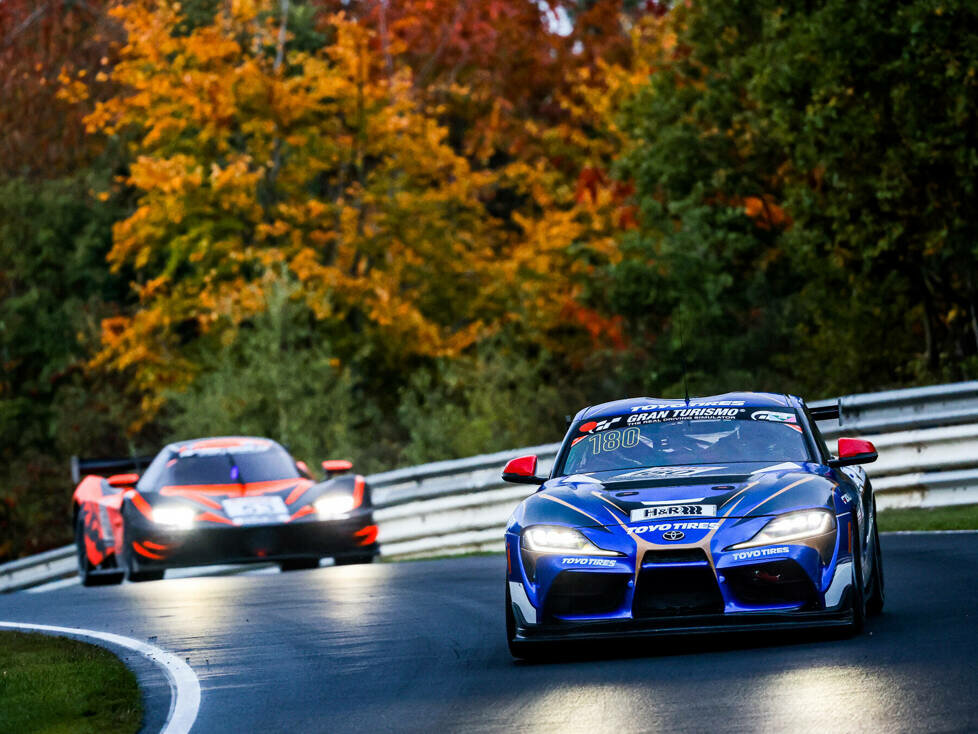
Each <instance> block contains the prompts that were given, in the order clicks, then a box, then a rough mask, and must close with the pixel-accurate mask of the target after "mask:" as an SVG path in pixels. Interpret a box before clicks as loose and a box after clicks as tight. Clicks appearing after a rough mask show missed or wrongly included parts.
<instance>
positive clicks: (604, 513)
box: [513, 462, 837, 527]
mask: <svg viewBox="0 0 978 734" xmlns="http://www.w3.org/2000/svg"><path fill="white" fill-rule="evenodd" d="M836 486H837V483H836V482H835V481H834V480H833V479H832V477H831V476H829V469H828V468H827V467H825V466H822V465H820V464H813V463H801V462H783V463H777V464H771V463H763V462H751V463H735V464H726V465H720V464H717V465H708V466H702V465H696V466H671V467H652V468H648V469H635V470H632V469H627V470H618V471H604V472H592V473H588V474H574V475H569V476H564V477H557V478H555V479H550V480H548V481H547V482H545V483H544V485H543V486H542V487H541V489H540V491H539V492H537V493H536V494H534V495H531V496H530V497H528V498H527V499H526V500H524V502H523V503H522V504H521V506H520V507H519V508H518V509H517V512H516V513H514V518H513V519H514V520H515V521H516V522H518V523H519V524H520V525H522V526H523V527H526V526H528V525H531V524H534V523H541V522H564V523H567V524H571V525H576V526H579V527H588V526H592V527H593V526H604V525H615V524H621V523H629V522H633V521H634V520H632V517H633V512H635V511H639V512H635V514H636V515H642V514H643V512H642V508H656V507H659V508H673V507H674V508H676V509H670V510H661V511H662V512H670V513H673V516H676V517H679V516H683V517H689V516H695V515H697V514H699V513H703V516H710V515H711V510H712V511H713V513H712V516H716V517H731V518H734V517H737V518H741V517H756V516H760V515H775V514H780V513H783V512H789V511H791V510H795V509H804V508H810V507H828V508H830V509H833V510H834V509H835V500H834V489H835V487H836ZM690 507H691V509H681V508H690ZM697 507H698V508H699V509H698V510H697ZM653 512H655V513H658V512H660V510H653Z"/></svg>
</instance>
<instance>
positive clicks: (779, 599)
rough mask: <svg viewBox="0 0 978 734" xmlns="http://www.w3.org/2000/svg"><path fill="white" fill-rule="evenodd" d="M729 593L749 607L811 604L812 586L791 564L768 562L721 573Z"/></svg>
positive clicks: (786, 562) (799, 567)
mask: <svg viewBox="0 0 978 734" xmlns="http://www.w3.org/2000/svg"><path fill="white" fill-rule="evenodd" d="M723 575H724V577H725V578H726V580H727V586H728V587H729V589H730V593H732V594H733V595H734V597H736V599H737V601H739V602H740V603H742V604H746V605H749V606H765V605H770V604H811V603H814V601H815V586H814V584H812V580H811V579H810V578H809V577H808V574H807V573H805V571H804V569H802V567H801V566H799V565H798V564H797V563H795V562H794V561H790V560H782V561H768V562H766V563H757V564H752V565H750V566H736V567H733V568H728V569H725V570H724V572H723Z"/></svg>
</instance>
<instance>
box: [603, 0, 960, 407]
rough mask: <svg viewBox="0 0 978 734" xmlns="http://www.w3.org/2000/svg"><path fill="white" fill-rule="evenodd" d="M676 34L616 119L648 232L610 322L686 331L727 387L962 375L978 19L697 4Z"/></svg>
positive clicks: (828, 5) (680, 14) (700, 358)
mask: <svg viewBox="0 0 978 734" xmlns="http://www.w3.org/2000/svg"><path fill="white" fill-rule="evenodd" d="M674 23H675V25H676V28H677V30H678V46H677V53H676V54H675V55H674V57H673V58H672V59H670V60H669V61H668V62H667V63H663V64H662V65H661V66H660V67H659V68H658V69H657V70H656V72H655V73H654V74H653V75H652V77H651V79H650V82H649V84H648V85H647V87H646V88H645V89H644V90H643V91H642V92H641V93H640V94H638V95H637V96H636V97H635V99H634V100H633V101H632V102H631V103H630V105H629V106H628V107H627V109H626V115H625V116H626V120H627V127H628V130H629V132H630V134H631V136H632V138H633V139H634V140H635V145H634V147H633V148H632V150H631V151H630V153H629V155H628V156H627V157H626V159H625V161H624V164H623V166H622V169H621V170H622V173H623V175H627V176H632V177H634V179H635V181H636V186H637V192H638V193H637V197H638V200H639V203H640V205H641V212H642V215H643V216H642V224H643V227H642V230H641V235H640V236H638V237H636V238H634V239H633V240H632V241H631V242H630V249H631V256H630V257H628V258H626V262H625V263H623V264H622V265H621V266H619V267H618V268H616V269H615V271H614V272H613V277H614V279H615V282H616V293H617V294H618V296H619V301H618V302H619V304H620V307H621V309H622V310H623V312H625V313H627V314H629V315H630V316H631V317H632V318H633V319H634V320H639V321H641V319H646V320H648V319H652V320H653V321H655V322H656V324H658V325H659V327H660V328H661V326H662V324H666V325H668V331H669V332H671V333H674V332H675V324H676V322H677V320H678V315H679V314H680V313H681V314H683V315H684V318H683V321H684V322H685V324H686V326H687V341H688V342H690V343H691V344H692V345H693V346H691V347H690V352H691V354H690V360H691V361H692V362H693V363H694V367H695V368H697V369H699V370H702V371H704V372H707V371H708V372H710V373H711V374H713V375H714V376H715V378H714V381H715V382H717V383H720V384H732V382H733V381H734V379H735V378H736V379H739V374H750V375H752V376H753V379H752V380H751V382H750V384H753V385H757V384H758V382H760V383H761V384H763V385H766V386H769V387H777V388H785V389H793V390H798V391H807V392H814V393H826V394H829V393H839V392H851V391H853V390H857V389H861V388H867V389H869V388H875V387H881V386H883V385H886V384H891V385H895V384H900V383H909V382H914V381H919V380H928V381H934V380H939V379H961V378H962V377H965V376H967V375H968V374H974V372H975V368H976V366H978V365H976V362H975V355H976V353H978V319H976V318H975V310H976V300H978V298H976V296H978V291H976V273H978V267H976V263H978V244H976V243H978V238H976V235H978V232H976V231H975V227H976V222H975V220H974V218H973V217H971V216H970V215H969V209H970V205H971V203H973V202H974V201H975V200H976V196H975V181H976V179H978V137H976V136H978V119H976V114H978V112H976V110H978V106H976V102H978V99H976V91H978V79H976V73H978V43H976V38H978V8H976V7H975V6H974V5H973V4H970V3H966V2H950V3H936V2H930V1H929V0H920V1H918V2H913V3H898V2H888V3H880V2H858V1H857V2H843V1H842V0H828V1H827V2H821V3H816V4H812V3H807V2H805V3H803V2H788V3H776V2H760V3H747V2H733V3H719V2H713V1H712V0H708V1H707V2H702V3H695V4H692V5H689V6H680V7H678V8H677V9H676V11H675V17H674ZM643 309H646V310H643ZM653 328H654V327H653ZM666 341H667V347H666V348H665V349H664V351H659V352H658V354H659V355H660V356H664V357H674V356H675V345H676V342H677V341H678V339H676V338H675V336H673V337H672V338H671V339H667V340H666ZM673 373H674V370H673ZM724 375H727V377H724Z"/></svg>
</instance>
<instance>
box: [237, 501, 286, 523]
mask: <svg viewBox="0 0 978 734" xmlns="http://www.w3.org/2000/svg"><path fill="white" fill-rule="evenodd" d="M223 505H224V511H225V512H226V513H227V516H228V517H229V518H231V520H232V521H234V524H235V525H273V524H276V523H282V522H287V521H288V519H289V510H288V508H287V507H286V506H285V502H283V501H282V498H281V497H279V496H278V495H272V496H265V497H233V498H231V499H226V500H224V502H223Z"/></svg>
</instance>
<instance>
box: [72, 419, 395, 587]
mask: <svg viewBox="0 0 978 734" xmlns="http://www.w3.org/2000/svg"><path fill="white" fill-rule="evenodd" d="M82 463H83V464H85V463H86V462H82ZM87 463H88V464H89V465H90V464H92V463H94V462H87ZM104 463H105V464H106V465H113V464H115V465H118V464H119V463H120V462H118V461H109V462H104ZM352 467H353V465H352V464H351V463H350V462H349V461H340V460H334V461H324V462H323V469H324V471H325V473H326V479H325V481H321V482H316V481H314V480H313V479H312V478H311V476H310V472H309V469H308V467H306V465H305V464H304V463H302V462H296V461H295V460H294V459H293V458H292V457H291V456H290V455H289V454H288V452H287V451H286V450H285V449H284V448H282V446H280V445H279V444H277V443H276V442H274V441H272V440H270V439H267V438H256V437H219V438H201V439H194V440H190V441H181V442H178V443H173V444H170V445H169V446H167V447H165V448H164V449H163V450H162V451H160V452H159V453H158V454H157V455H156V457H155V458H154V459H153V460H152V462H151V463H150V464H149V466H148V467H147V469H146V471H145V473H144V474H143V475H142V476H139V475H138V474H114V475H112V476H108V477H103V476H98V475H95V474H90V475H88V476H85V477H84V478H83V479H81V481H80V483H79V484H78V487H77V488H76V489H75V493H74V497H73V502H72V507H73V519H74V527H75V544H76V547H77V551H78V571H79V576H80V578H81V581H82V583H83V584H84V585H85V586H94V585H101V584H113V583H119V582H120V581H122V579H123V578H124V577H128V579H129V580H130V581H150V580H155V579H160V578H162V577H163V573H164V571H165V570H166V569H167V568H174V567H179V566H202V565H208V564H215V563H248V562H264V561H276V562H278V564H279V566H280V567H281V568H282V570H284V571H288V570H294V569H300V568H313V567H315V566H318V565H319V560H320V558H322V557H326V556H332V557H333V558H334V560H335V562H336V563H337V564H346V563H369V562H370V561H372V560H373V558H374V556H375V555H376V554H377V552H378V546H377V526H376V525H375V524H374V521H373V510H372V505H371V502H370V488H369V487H368V486H367V483H366V481H365V479H364V478H363V477H362V476H360V475H358V474H350V473H348V472H349V471H350V470H351V469H352Z"/></svg>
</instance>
